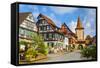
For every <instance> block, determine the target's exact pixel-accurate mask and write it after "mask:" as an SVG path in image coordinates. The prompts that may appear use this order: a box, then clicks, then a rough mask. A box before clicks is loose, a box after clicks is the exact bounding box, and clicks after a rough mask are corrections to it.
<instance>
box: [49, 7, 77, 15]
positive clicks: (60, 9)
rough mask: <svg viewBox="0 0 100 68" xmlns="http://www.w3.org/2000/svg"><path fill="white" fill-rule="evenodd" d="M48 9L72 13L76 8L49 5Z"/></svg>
mask: <svg viewBox="0 0 100 68" xmlns="http://www.w3.org/2000/svg"><path fill="white" fill-rule="evenodd" d="M50 9H51V10H52V11H54V12H55V13H57V14H65V13H72V12H74V11H75V10H77V8H72V7H50Z"/></svg>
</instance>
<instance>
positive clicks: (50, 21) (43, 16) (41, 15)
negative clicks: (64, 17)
mask: <svg viewBox="0 0 100 68" xmlns="http://www.w3.org/2000/svg"><path fill="white" fill-rule="evenodd" d="M39 17H42V18H43V19H45V20H46V21H48V23H49V24H50V25H52V26H54V27H56V25H55V23H54V22H53V21H52V20H51V19H50V18H48V17H47V16H45V15H43V14H41V13H40V14H39V16H38V18H39Z"/></svg>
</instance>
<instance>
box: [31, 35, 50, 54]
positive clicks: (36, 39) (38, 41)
mask: <svg viewBox="0 0 100 68" xmlns="http://www.w3.org/2000/svg"><path fill="white" fill-rule="evenodd" d="M32 40H33V47H34V49H35V50H37V51H38V53H42V54H44V55H47V54H48V47H47V45H45V43H44V39H43V38H42V36H41V35H37V34H34V35H33V36H32Z"/></svg>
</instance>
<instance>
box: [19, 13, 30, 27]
mask: <svg viewBox="0 0 100 68" xmlns="http://www.w3.org/2000/svg"><path fill="white" fill-rule="evenodd" d="M30 13H31V12H22V13H19V25H20V24H21V23H22V22H23V21H24V20H25V19H26V18H27V16H28V15H29V14H30Z"/></svg>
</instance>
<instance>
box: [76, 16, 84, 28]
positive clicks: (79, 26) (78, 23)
mask: <svg viewBox="0 0 100 68" xmlns="http://www.w3.org/2000/svg"><path fill="white" fill-rule="evenodd" d="M76 28H83V26H82V23H81V20H80V17H79V16H78V20H77V26H76Z"/></svg>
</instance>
